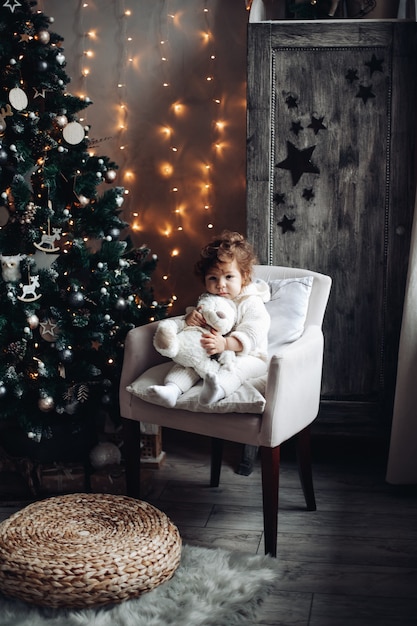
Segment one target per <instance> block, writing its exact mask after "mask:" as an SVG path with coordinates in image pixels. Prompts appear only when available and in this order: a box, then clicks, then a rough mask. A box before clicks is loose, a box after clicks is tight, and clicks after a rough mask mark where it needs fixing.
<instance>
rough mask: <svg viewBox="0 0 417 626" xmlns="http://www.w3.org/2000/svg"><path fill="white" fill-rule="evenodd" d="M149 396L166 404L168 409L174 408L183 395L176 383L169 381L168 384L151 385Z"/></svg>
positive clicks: (159, 402)
mask: <svg viewBox="0 0 417 626" xmlns="http://www.w3.org/2000/svg"><path fill="white" fill-rule="evenodd" d="M148 391H149V396H150V397H151V398H154V399H156V400H158V404H161V405H162V406H166V407H167V408H168V409H172V408H173V407H174V406H175V405H176V404H177V400H178V398H179V397H180V395H181V393H182V392H181V389H180V388H179V387H177V385H175V384H174V383H167V384H166V385H151V386H150V387H149V388H148Z"/></svg>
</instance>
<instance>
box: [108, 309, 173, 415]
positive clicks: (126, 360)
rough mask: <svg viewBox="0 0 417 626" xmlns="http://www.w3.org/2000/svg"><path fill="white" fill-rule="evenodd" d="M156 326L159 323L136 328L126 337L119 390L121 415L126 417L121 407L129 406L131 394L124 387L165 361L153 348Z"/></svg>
mask: <svg viewBox="0 0 417 626" xmlns="http://www.w3.org/2000/svg"><path fill="white" fill-rule="evenodd" d="M158 324H159V321H157V322H150V323H149V324H144V325H143V326H138V327H136V328H133V329H132V330H130V331H129V332H128V333H127V335H126V339H125V349H124V356H123V367H122V373H121V377H120V388H119V395H120V406H121V414H122V415H127V413H126V412H124V409H123V407H128V406H130V401H131V394H130V393H129V392H128V391H126V387H127V386H128V385H130V384H131V383H132V382H133V381H134V380H136V378H138V377H139V376H140V375H141V374H143V372H145V371H146V370H148V369H149V368H151V367H153V366H154V365H158V364H159V363H163V362H164V361H167V359H166V358H165V357H163V356H162V355H161V354H159V352H157V351H156V350H155V348H154V346H153V336H154V334H155V331H156V329H157V326H158Z"/></svg>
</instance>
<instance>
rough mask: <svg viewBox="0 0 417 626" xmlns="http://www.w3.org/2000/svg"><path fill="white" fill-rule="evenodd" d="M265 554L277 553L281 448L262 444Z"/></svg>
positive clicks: (272, 554) (274, 554)
mask: <svg viewBox="0 0 417 626" xmlns="http://www.w3.org/2000/svg"><path fill="white" fill-rule="evenodd" d="M260 450H261V469H262V499H263V513H264V539H265V554H270V555H271V556H276V555H277V533H278V490H279V464H280V456H281V454H280V453H281V450H280V446H277V447H276V448H265V447H263V446H261V448H260Z"/></svg>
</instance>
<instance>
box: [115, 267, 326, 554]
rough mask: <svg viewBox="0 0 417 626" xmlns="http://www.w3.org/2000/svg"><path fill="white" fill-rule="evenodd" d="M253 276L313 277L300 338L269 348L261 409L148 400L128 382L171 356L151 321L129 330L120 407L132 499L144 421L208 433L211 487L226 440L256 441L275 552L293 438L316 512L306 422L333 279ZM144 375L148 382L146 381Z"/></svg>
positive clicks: (312, 406) (275, 270)
mask: <svg viewBox="0 0 417 626" xmlns="http://www.w3.org/2000/svg"><path fill="white" fill-rule="evenodd" d="M255 276H256V277H257V278H261V279H263V280H265V281H267V282H269V283H271V281H277V280H280V279H295V280H301V279H302V278H303V277H308V276H311V277H312V284H311V291H310V294H309V297H308V305H306V306H307V311H306V318H305V323H304V330H303V332H302V335H301V337H300V338H299V339H297V340H295V341H293V342H291V343H287V344H285V345H283V346H281V347H279V348H278V349H276V350H273V349H272V347H271V354H270V364H269V370H268V375H267V380H266V388H265V390H264V397H265V400H264V406H263V407H262V409H261V410H259V409H257V408H256V409H255V410H257V411H258V412H253V411H247V412H240V411H239V412H238V411H237V410H236V406H234V408H235V411H234V412H224V410H225V409H224V408H223V409H222V411H223V412H221V413H218V412H212V411H211V410H210V413H209V414H208V413H207V410H208V409H207V407H204V412H202V411H201V410H198V409H197V410H187V408H178V407H175V408H174V409H168V408H164V407H162V406H157V405H155V404H151V403H150V402H148V401H145V400H143V399H142V398H140V397H138V396H137V395H135V394H134V393H132V387H131V385H132V383H133V382H134V381H135V380H137V379H138V378H139V377H140V376H141V375H143V374H144V373H145V372H147V374H146V376H147V375H148V370H149V368H153V367H154V366H157V365H158V364H161V363H163V362H164V361H166V359H164V358H163V357H162V356H161V355H160V354H159V353H157V352H156V350H155V349H154V347H153V344H152V338H153V335H154V333H155V330H156V326H157V324H158V322H153V323H150V324H147V325H145V326H140V327H138V328H135V329H133V330H131V331H130V332H129V333H128V335H127V337H126V342H125V354H124V362H123V370H122V375H121V382H120V412H121V416H122V418H123V419H122V422H123V428H124V456H125V462H126V479H127V491H128V495H130V496H132V497H137V498H139V497H140V489H139V485H140V481H139V476H140V446H139V441H140V422H144V423H150V424H159V425H160V426H166V427H169V428H173V429H178V430H182V431H187V432H190V433H196V434H200V435H206V436H209V437H211V438H212V444H213V445H212V459H211V462H212V464H211V481H210V485H211V486H218V484H219V479H220V468H221V449H222V443H223V441H224V440H227V441H234V442H239V443H242V444H248V445H253V446H259V449H260V458H261V471H262V492H263V516H264V543H265V554H271V555H273V556H276V550H277V531H278V488H279V465H280V445H281V443H283V442H284V441H286V440H288V439H290V438H291V437H294V436H295V438H296V448H297V459H298V467H299V474H300V479H301V485H302V488H303V492H304V497H305V501H306V505H307V509H308V510H315V509H316V502H315V496H314V489H313V481H312V467H311V453H310V430H309V426H310V424H311V423H312V422H313V421H314V419H315V418H316V416H317V414H318V409H319V402H320V389H321V376H322V362H323V347H324V339H323V333H322V322H323V317H324V313H325V310H326V306H327V301H328V298H329V294H330V287H331V279H330V277H328V276H325V275H323V274H319V273H317V272H312V271H309V270H304V269H295V268H285V267H275V266H261V265H258V266H256V267H255ZM310 280H311V279H310ZM294 282H295V281H294ZM270 313H271V330H273V329H275V330H277V325H279V324H280V322H279V321H277V320H276V319H275V317H274V312H273V310H270ZM163 367H164V366H162V368H163ZM160 368H161V366H160V367H158V368H157V370H152V372H151V373H150V374H149V376H150V378H149V376H148V379H149V380H151V381H152V382H156V383H158V384H159V383H160V382H161V380H162V379H161V377H160V378H159V379H158V380H156V379H154V378H155V376H154V372H157V371H158V370H159V369H160ZM161 375H162V374H161ZM161 375H160V376H161ZM146 376H145V384H147V383H146V381H147V380H148V379H146ZM128 387H129V389H130V391H129V390H128V389H127V388H128ZM187 393H188V392H187ZM184 395H185V394H184ZM262 399H263V398H262ZM256 406H258V405H256ZM237 408H240V407H237ZM250 408H251V407H250ZM243 410H245V409H243ZM226 411H227V409H226Z"/></svg>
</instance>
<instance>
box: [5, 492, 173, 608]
mask: <svg viewBox="0 0 417 626" xmlns="http://www.w3.org/2000/svg"><path fill="white" fill-rule="evenodd" d="M180 557H181V538H180V535H179V532H178V529H177V528H176V526H174V524H173V523H172V522H171V521H170V520H169V518H168V517H167V516H166V515H165V514H164V513H162V512H161V511H159V510H158V509H156V508H155V507H153V506H151V505H150V504H148V503H147V502H143V501H142V500H135V499H133V498H128V497H127V496H115V495H109V494H83V493H81V494H70V495H63V496H56V497H53V498H49V499H46V500H41V501H40V502H35V503H33V504H30V505H29V506H27V507H25V508H24V509H22V510H21V511H18V512H17V513H15V514H14V515H12V516H11V517H9V518H8V519H7V520H5V521H4V522H2V523H1V524H0V592H2V593H3V594H4V595H6V596H11V597H14V598H18V599H20V600H24V601H25V602H29V603H31V604H36V605H38V606H48V607H55V608H57V607H66V608H89V607H98V606H104V605H107V604H114V603H119V602H123V601H124V600H128V599H130V598H134V597H137V596H140V595H141V594H143V593H145V592H147V591H150V590H151V589H153V588H154V587H156V586H157V585H160V584H161V583H163V582H165V581H166V580H168V579H169V578H171V576H172V575H173V574H174V572H175V570H176V569H177V567H178V565H179V562H180Z"/></svg>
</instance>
